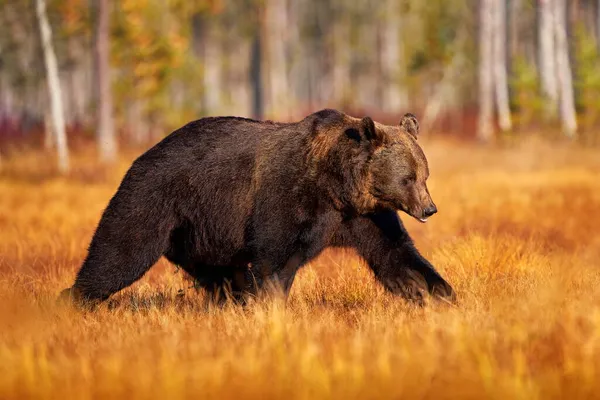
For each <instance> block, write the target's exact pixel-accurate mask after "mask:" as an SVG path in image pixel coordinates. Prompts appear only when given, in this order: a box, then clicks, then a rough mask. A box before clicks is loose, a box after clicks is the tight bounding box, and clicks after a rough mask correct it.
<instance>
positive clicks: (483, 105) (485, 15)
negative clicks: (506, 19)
mask: <svg viewBox="0 0 600 400" xmlns="http://www.w3.org/2000/svg"><path fill="white" fill-rule="evenodd" d="M493 1H494V0H481V2H480V9H479V18H480V20H479V22H480V24H479V115H478V121H477V138H478V139H479V140H481V141H482V142H489V141H490V140H491V139H492V135H493V122H492V118H493V112H494V85H493V80H492V78H493V76H492V72H493V70H492V63H493V60H492V56H493V51H492V49H493V22H494V19H493V14H492V13H493Z"/></svg>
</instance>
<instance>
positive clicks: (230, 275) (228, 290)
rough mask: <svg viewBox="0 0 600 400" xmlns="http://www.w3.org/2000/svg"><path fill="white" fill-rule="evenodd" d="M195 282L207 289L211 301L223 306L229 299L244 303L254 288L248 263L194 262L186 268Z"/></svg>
mask: <svg viewBox="0 0 600 400" xmlns="http://www.w3.org/2000/svg"><path fill="white" fill-rule="evenodd" d="M184 269H185V270H186V272H187V273H188V274H190V275H191V276H192V277H193V278H194V280H195V283H196V284H197V285H198V286H200V287H202V288H203V289H204V290H206V292H207V294H208V300H209V302H212V303H215V304H217V305H219V306H222V305H224V304H225V303H226V301H227V300H229V299H233V300H234V301H235V302H236V303H239V304H244V303H245V299H244V295H245V294H247V293H249V292H250V291H251V290H252V285H253V282H252V275H251V273H250V270H249V267H248V265H247V264H246V265H226V266H214V265H205V264H194V265H193V267H192V268H185V267H184Z"/></svg>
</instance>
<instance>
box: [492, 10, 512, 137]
mask: <svg viewBox="0 0 600 400" xmlns="http://www.w3.org/2000/svg"><path fill="white" fill-rule="evenodd" d="M494 3H495V4H494V11H493V13H494V33H493V35H494V55H493V64H494V84H495V86H496V89H495V92H496V106H497V108H498V124H499V125H500V129H502V130H503V131H509V130H511V129H512V121H511V118H510V105H509V98H508V79H507V76H506V70H507V66H506V39H507V35H506V0H494Z"/></svg>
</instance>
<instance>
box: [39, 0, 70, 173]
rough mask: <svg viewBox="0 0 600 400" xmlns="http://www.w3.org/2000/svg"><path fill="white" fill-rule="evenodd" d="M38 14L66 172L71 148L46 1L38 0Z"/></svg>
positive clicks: (60, 163)
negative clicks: (66, 130) (66, 129)
mask: <svg viewBox="0 0 600 400" xmlns="http://www.w3.org/2000/svg"><path fill="white" fill-rule="evenodd" d="M35 5H36V15H37V17H38V22H39V27H40V35H41V43H42V51H43V52H44V62H45V65H46V80H47V82H48V94H49V97H50V110H51V118H52V119H51V121H52V128H53V133H54V140H55V143H56V148H57V152H58V169H59V171H60V172H62V173H65V172H67V171H68V169H69V150H68V148H67V135H66V132H65V117H64V111H63V103H62V91H61V88H60V80H59V77H58V65H57V62H56V53H55V52H54V46H53V45H52V30H51V29H50V23H49V22H48V16H47V15H46V1H45V0H36V2H35Z"/></svg>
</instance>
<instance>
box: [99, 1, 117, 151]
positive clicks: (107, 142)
mask: <svg viewBox="0 0 600 400" xmlns="http://www.w3.org/2000/svg"><path fill="white" fill-rule="evenodd" d="M109 7H110V4H109V1H108V0H97V13H98V22H97V28H96V62H97V67H96V73H97V82H98V120H97V132H96V135H97V138H98V149H99V150H100V159H101V161H103V162H113V161H114V160H115V158H116V156H117V141H116V138H115V126H114V118H113V100H112V99H113V97H112V88H111V72H110V63H109V54H110V36H109V18H110V9H109Z"/></svg>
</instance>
